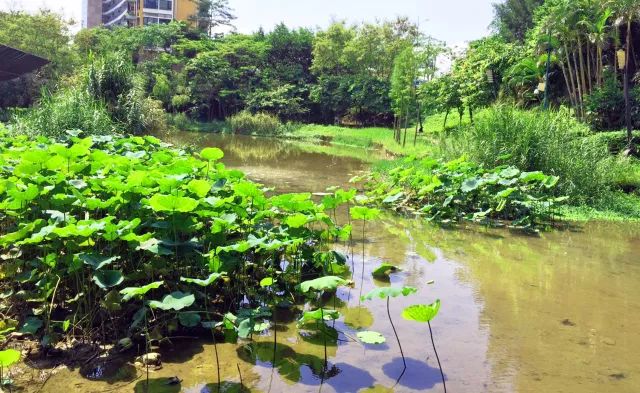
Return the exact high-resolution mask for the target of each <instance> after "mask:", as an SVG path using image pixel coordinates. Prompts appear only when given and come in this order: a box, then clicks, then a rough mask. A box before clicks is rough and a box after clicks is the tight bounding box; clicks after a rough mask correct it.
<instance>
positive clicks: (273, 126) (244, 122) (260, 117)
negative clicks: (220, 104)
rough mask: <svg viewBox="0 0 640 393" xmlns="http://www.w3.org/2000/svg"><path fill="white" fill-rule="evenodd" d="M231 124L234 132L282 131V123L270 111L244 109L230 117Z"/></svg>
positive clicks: (256, 133)
mask: <svg viewBox="0 0 640 393" xmlns="http://www.w3.org/2000/svg"><path fill="white" fill-rule="evenodd" d="M229 126H230V128H231V132H233V133H234V134H245V135H251V134H255V135H275V134H279V133H280V132H281V127H282V123H281V122H280V120H278V118H277V117H276V116H273V115H270V114H268V113H256V114H252V113H251V112H249V111H242V112H239V113H237V114H235V115H233V116H231V117H230V118H229Z"/></svg>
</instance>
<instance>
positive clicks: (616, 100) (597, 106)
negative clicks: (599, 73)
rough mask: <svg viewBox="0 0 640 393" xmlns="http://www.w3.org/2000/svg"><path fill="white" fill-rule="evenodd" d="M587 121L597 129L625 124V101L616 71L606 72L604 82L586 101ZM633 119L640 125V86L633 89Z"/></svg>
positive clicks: (608, 128)
mask: <svg viewBox="0 0 640 393" xmlns="http://www.w3.org/2000/svg"><path fill="white" fill-rule="evenodd" d="M584 105H585V109H586V113H587V121H588V122H589V124H591V126H592V127H593V128H594V129H596V130H612V129H619V128H623V127H624V126H625V118H624V114H625V101H624V95H623V91H622V86H621V84H620V81H618V79H617V77H616V75H615V74H614V73H611V72H608V73H606V74H605V78H604V84H603V85H602V86H601V87H599V88H596V89H594V90H593V92H592V93H591V94H589V95H588V96H587V97H586V98H585V101H584ZM631 121H632V123H633V127H634V128H638V127H640V87H636V88H634V89H632V90H631Z"/></svg>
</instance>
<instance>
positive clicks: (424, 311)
mask: <svg viewBox="0 0 640 393" xmlns="http://www.w3.org/2000/svg"><path fill="white" fill-rule="evenodd" d="M439 310H440V299H438V300H436V301H435V302H434V303H432V304H428V305H427V304H416V305H413V306H409V307H407V308H405V309H404V310H403V311H402V317H403V318H404V319H406V320H407V321H415V322H420V323H426V324H427V325H428V326H429V335H430V337H431V345H432V346H433V352H434V353H435V354H436V360H437V361H438V367H439V368H440V376H441V377H442V386H443V387H444V391H445V393H446V391H447V384H446V382H445V378H444V372H443V371H442V364H440V357H439V356H438V351H437V350H436V344H435V342H434V340H433V330H432V329H431V320H432V319H433V318H435V317H436V315H438V311H439Z"/></svg>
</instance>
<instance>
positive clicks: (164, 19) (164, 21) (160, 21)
mask: <svg viewBox="0 0 640 393" xmlns="http://www.w3.org/2000/svg"><path fill="white" fill-rule="evenodd" d="M158 22H159V23H160V24H161V25H166V24H167V23H171V19H167V18H160V19H158Z"/></svg>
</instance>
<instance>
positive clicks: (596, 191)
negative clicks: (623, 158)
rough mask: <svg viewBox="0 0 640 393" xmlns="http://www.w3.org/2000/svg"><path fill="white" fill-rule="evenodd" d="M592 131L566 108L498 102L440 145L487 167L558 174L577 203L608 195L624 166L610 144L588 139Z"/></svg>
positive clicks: (448, 152) (562, 187) (451, 154)
mask: <svg viewBox="0 0 640 393" xmlns="http://www.w3.org/2000/svg"><path fill="white" fill-rule="evenodd" d="M589 134H590V131H589V129H588V127H587V126H585V125H583V124H580V123H579V122H577V121H576V120H575V119H574V118H573V117H572V116H571V114H570V113H569V112H568V111H567V110H560V111H557V112H554V111H549V112H540V111H523V110H518V109H515V108H513V107H509V106H496V107H494V108H491V109H489V110H487V111H486V113H485V115H484V116H483V117H482V118H480V119H478V120H477V121H476V123H475V125H474V126H467V127H463V128H461V129H460V130H459V131H458V132H457V133H455V134H453V135H450V136H449V137H448V138H447V139H445V140H443V143H442V149H443V152H444V153H445V155H446V156H448V157H450V158H455V157H458V156H460V154H467V155H468V156H469V157H470V158H471V159H472V160H474V161H476V162H478V163H481V164H483V165H485V166H486V167H494V166H496V165H499V164H509V165H514V166H516V167H518V168H519V169H521V170H524V171H543V172H544V173H546V174H549V175H556V176H559V177H560V183H559V185H558V188H557V190H558V191H559V193H560V194H563V195H568V196H571V198H572V201H571V202H572V203H575V204H579V203H585V202H593V201H595V200H597V199H599V198H601V197H602V196H603V195H605V194H606V193H607V192H608V191H609V190H610V188H611V178H612V177H615V176H614V172H616V171H619V170H620V169H619V168H620V167H619V165H617V162H616V160H615V158H614V157H611V156H610V154H609V152H608V149H607V146H606V145H604V144H602V143H598V141H596V140H593V139H590V138H585V136H587V135H589Z"/></svg>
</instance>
